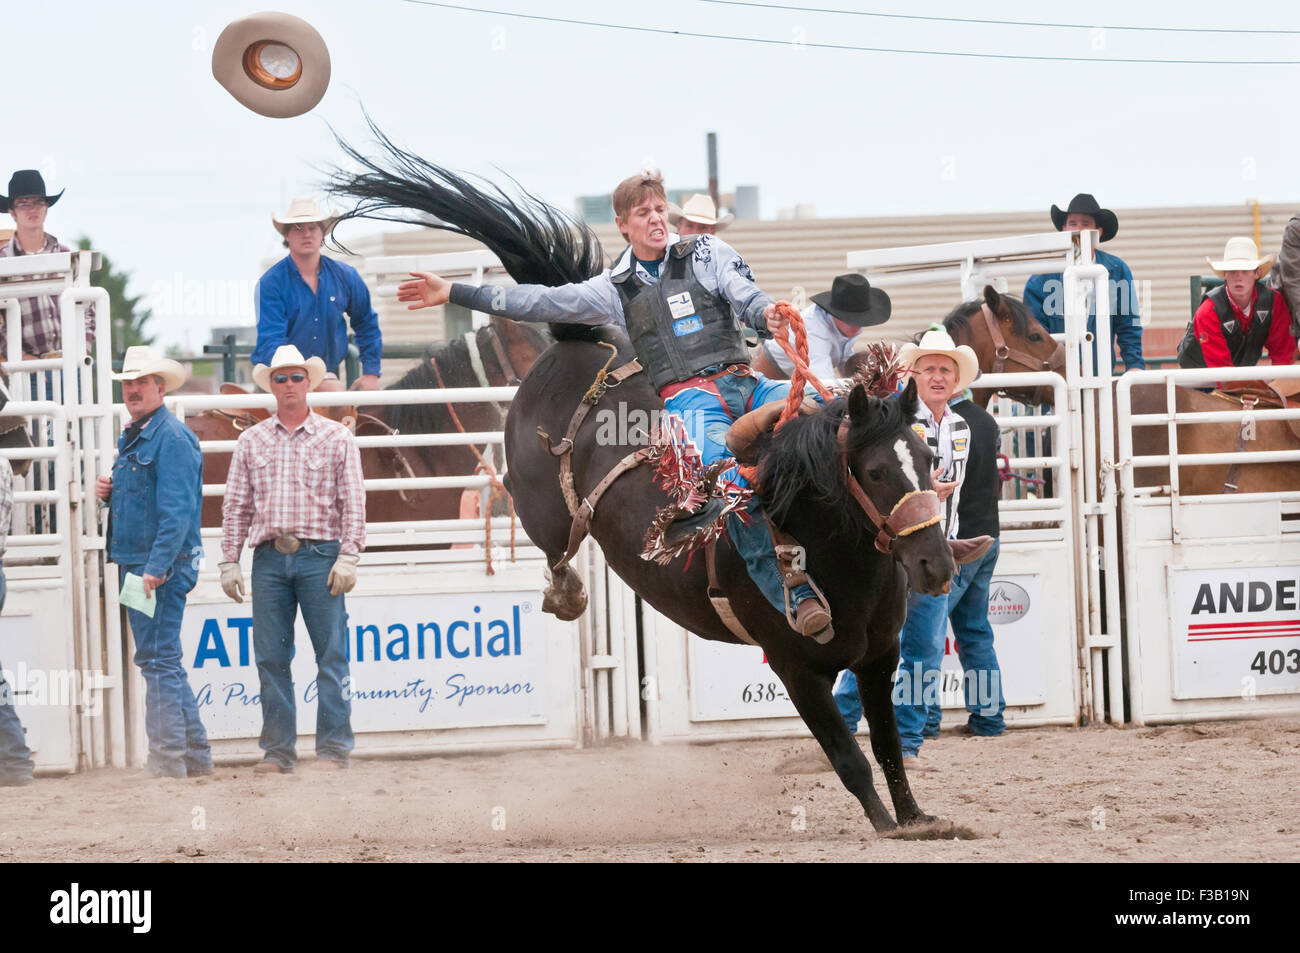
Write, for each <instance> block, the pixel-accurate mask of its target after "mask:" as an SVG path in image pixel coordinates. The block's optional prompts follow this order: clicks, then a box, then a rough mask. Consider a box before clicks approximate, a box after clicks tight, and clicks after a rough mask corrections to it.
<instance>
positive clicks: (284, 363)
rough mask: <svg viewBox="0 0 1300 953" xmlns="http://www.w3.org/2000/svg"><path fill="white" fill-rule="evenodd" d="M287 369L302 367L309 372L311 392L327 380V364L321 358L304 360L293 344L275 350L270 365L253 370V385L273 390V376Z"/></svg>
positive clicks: (259, 365) (308, 379) (308, 382)
mask: <svg viewBox="0 0 1300 953" xmlns="http://www.w3.org/2000/svg"><path fill="white" fill-rule="evenodd" d="M286 367H301V368H302V369H303V370H304V371H306V372H307V384H308V385H309V388H310V389H311V390H315V389H316V385H317V384H319V383H320V382H321V381H322V380H324V379H325V362H324V361H322V360H321V359H320V358H319V357H311V358H304V357H303V356H302V351H300V350H298V349H297V348H296V347H294V346H293V345H292V344H282V345H280V346H279V347H278V348H276V349H275V354H274V355H272V357H271V363H270V364H258V365H257V366H256V367H254V368H253V383H255V384H257V386H258V387H260V388H262V390H267V391H269V390H270V389H271V375H272V374H274V373H275V372H276V371H278V370H281V369H282V368H286Z"/></svg>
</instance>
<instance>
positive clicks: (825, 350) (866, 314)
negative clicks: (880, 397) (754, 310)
mask: <svg viewBox="0 0 1300 953" xmlns="http://www.w3.org/2000/svg"><path fill="white" fill-rule="evenodd" d="M889 308H890V303H889V295H887V294H886V293H885V292H884V291H882V290H881V289H879V288H873V287H871V282H869V281H867V279H866V276H865V275H862V274H859V273H858V272H850V273H849V274H847V275H838V276H836V278H835V280H834V281H832V282H831V290H830V291H823V292H822V293H821V294H815V295H813V296H812V304H810V305H808V307H806V308H804V309H803V311H802V312H801V316H802V317H803V323H804V328H805V329H806V330H807V335H808V369H809V370H811V371H812V372H813V375H814V376H815V377H817V378H818V379H820V380H824V381H826V380H830V379H831V378H833V377H838V376H839V369H840V368H841V367H843V366H844V363H845V362H846V361H847V360H848V359H849V358H850V357H851V356H852V355H853V349H854V346H855V345H856V344H857V341H858V337H859V335H861V333H862V331H863V329H864V328H869V327H874V326H876V325H878V324H884V323H885V322H886V321H888V320H889ZM789 339H790V343H791V344H793V343H794V336H793V334H791V335H790V336H789ZM760 352H761V353H760V358H761V359H762V360H766V361H770V362H771V363H772V364H774V365H776V367H777V368H779V369H780V370H781V372H782V373H784V374H785V376H786V377H789V376H791V375H792V374H793V373H794V361H792V360H790V356H789V355H788V354H786V353H785V350H784V349H782V348H781V346H780V345H779V344H777V342H776V340H775V339H773V340H771V341H765V342H763V347H762V348H761V349H760ZM759 367H760V368H764V367H765V365H764V364H761V363H760V364H759Z"/></svg>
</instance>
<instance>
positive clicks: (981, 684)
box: [934, 542, 1007, 735]
mask: <svg viewBox="0 0 1300 953" xmlns="http://www.w3.org/2000/svg"><path fill="white" fill-rule="evenodd" d="M998 548H999V544H998V543H997V542H994V543H993V545H992V547H990V549H989V551H988V552H987V553H985V554H984V555H983V556H982V557H980V558H979V559H977V560H976V561H975V562H973V563H967V564H966V565H965V566H958V567H957V575H956V576H954V577H953V580H952V589H951V590H950V591H949V593H948V618H949V620H950V621H951V622H952V632H953V639H954V641H955V642H956V643H957V658H959V659H960V660H961V668H962V672H963V673H964V676H963V688H964V690H965V694H966V711H967V712H969V713H970V714H969V717H968V718H967V719H966V724H967V725H968V726H969V727H970V730H971V733H972V734H976V735H1000V734H1002V732H1003V731H1005V730H1006V727H1007V726H1006V722H1004V721H1003V720H1002V712H1003V711H1004V710H1005V709H1006V707H1007V703H1006V700H1005V698H1004V697H1003V695H1002V671H1001V669H1000V668H998V653H997V652H996V651H994V649H993V627H992V626H991V625H989V585H990V583H991V582H992V580H993V567H994V565H995V564H996V563H997V561H998ZM995 699H996V700H995ZM934 727H935V728H936V729H938V727H939V722H938V718H935V720H934Z"/></svg>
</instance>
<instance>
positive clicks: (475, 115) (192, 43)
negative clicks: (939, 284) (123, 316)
mask: <svg viewBox="0 0 1300 953" xmlns="http://www.w3.org/2000/svg"><path fill="white" fill-rule="evenodd" d="M482 5H483V6H485V7H491V8H493V9H495V10H498V11H515V12H520V13H534V14H545V15H547V16H552V17H560V18H569V19H581V20H594V21H601V22H607V23H620V24H625V25H631V26H639V27H650V28H654V29H658V30H677V31H687V32H695V33H711V34H721V35H728V36H745V37H755V38H764V39H770V40H776V41H779V42H778V43H775V44H770V45H763V44H758V43H749V42H737V41H734V40H727V39H711V38H699V37H684V36H668V35H662V34H658V33H648V32H631V31H624V30H613V29H607V28H600V27H593V26H583V25H574V24H560V23H546V22H537V21H534V20H526V19H519V18H515V17H510V16H505V15H501V14H500V13H487V14H485V13H473V12H467V11H463V10H451V9H443V8H438V7H433V6H428V5H421V4H417V3H414V2H406V0H367V2H364V3H362V2H356V0H353V2H324V0H322V2H285V0H280V2H277V3H276V4H275V6H276V8H277V9H280V10H283V11H285V12H289V13H294V14H296V15H298V16H301V17H303V18H304V19H306V20H308V21H309V22H311V23H312V24H313V25H314V26H315V27H316V29H317V30H319V31H320V33H321V34H322V36H323V37H324V39H325V41H326V43H327V44H328V46H329V49H330V54H331V59H332V62H333V76H332V80H331V84H330V89H329V92H328V93H327V94H326V96H325V98H324V100H323V101H322V102H321V104H320V105H319V106H318V107H317V108H316V109H315V110H314V111H313V112H311V113H309V114H308V115H306V116H302V117H298V118H296V119H285V120H276V119H266V118H263V117H261V116H258V115H256V114H254V113H252V112H249V111H248V110H246V109H245V108H244V107H242V106H240V105H239V104H238V103H237V102H236V101H235V100H234V99H233V98H231V97H230V95H229V94H228V93H227V92H226V91H225V90H224V89H222V88H221V87H220V86H219V85H218V84H217V83H216V81H215V80H214V79H213V78H212V74H211V55H212V44H213V43H214V42H215V40H216V38H217V36H218V34H219V33H220V32H221V30H222V28H223V27H224V26H225V25H226V24H227V23H229V22H230V21H231V20H233V19H236V18H238V17H241V16H245V15H247V14H248V13H250V12H252V9H250V4H247V3H226V2H177V3H170V4H162V3H157V2H114V3H111V4H108V3H102V2H89V0H65V2H63V3H60V4H58V5H57V8H54V7H51V6H50V5H48V4H34V3H25V4H21V5H18V4H11V5H9V6H7V7H6V12H5V26H6V35H7V37H8V39H7V42H6V43H5V54H4V57H3V61H4V64H5V73H6V76H7V77H8V82H6V84H5V92H4V94H3V99H2V100H0V102H2V103H3V105H2V106H0V109H2V113H0V116H2V119H3V122H2V125H0V128H3V130H4V132H3V136H0V184H3V183H5V182H7V181H8V176H9V174H10V173H11V172H12V171H13V170H15V169H19V168H29V167H36V168H40V169H41V170H43V172H44V173H45V174H46V177H47V181H48V183H49V185H50V187H51V189H52V191H58V190H59V189H61V188H66V189H67V194H66V195H65V196H64V198H63V200H62V201H61V202H60V204H59V205H58V206H56V207H55V208H54V209H52V210H51V212H50V216H49V219H48V221H47V229H48V230H49V231H50V232H52V233H54V234H55V235H57V236H59V238H60V239H62V240H64V241H67V242H69V243H71V241H72V240H73V239H75V238H76V237H77V236H78V235H81V234H87V235H90V236H91V237H92V238H93V240H94V243H95V247H96V248H99V249H101V250H104V251H106V252H108V253H109V254H111V255H112V257H113V259H114V261H115V262H116V263H117V264H118V265H119V266H121V267H123V268H125V269H127V270H129V271H131V272H132V273H133V290H134V291H135V292H137V293H143V294H150V293H152V292H154V291H155V290H163V289H164V288H166V287H173V288H174V287H177V284H176V283H177V282H178V281H179V282H191V281H198V282H202V283H204V284H203V285H202V287H216V286H218V285H219V286H222V287H223V288H238V287H243V288H245V289H247V288H248V287H251V284H252V282H254V281H255V280H256V279H257V277H258V271H259V270H258V263H259V262H260V261H261V260H263V259H264V258H266V257H267V256H269V255H274V254H277V252H278V249H279V240H278V236H276V234H275V233H274V232H273V231H272V229H271V225H270V216H271V214H272V213H273V212H275V211H277V210H282V209H283V207H284V205H285V204H286V203H287V200H288V198H289V197H291V196H293V195H297V194H302V193H309V192H313V191H314V189H315V186H316V184H317V183H318V182H319V181H320V178H321V177H320V175H319V173H318V172H317V171H316V168H317V167H319V166H321V165H325V164H329V163H331V162H334V161H337V160H338V159H339V158H340V156H339V153H338V150H337V147H336V146H335V145H334V143H333V140H332V138H331V136H330V134H329V130H328V129H327V127H326V123H327V122H328V123H331V124H333V125H334V126H335V127H336V128H337V129H339V130H340V131H341V132H342V133H343V134H344V135H345V136H347V137H349V138H350V139H352V140H353V141H356V142H364V141H365V138H366V137H365V133H364V126H363V122H362V118H361V104H362V103H364V105H365V107H366V108H367V109H368V110H369V111H370V113H371V114H372V115H373V116H374V117H375V119H376V120H377V122H378V123H379V125H380V127H381V128H383V129H384V131H385V132H387V133H388V135H389V136H390V137H392V138H393V139H394V140H395V141H396V142H397V143H399V144H400V145H403V146H404V147H406V148H408V149H410V150H411V151H414V152H416V153H419V154H421V155H424V156H426V157H428V158H429V159H431V160H433V161H435V162H438V163H439V164H442V165H447V166H450V167H453V168H459V169H464V170H469V171H474V172H482V173H487V174H489V175H491V174H492V173H493V166H497V167H499V168H501V169H503V170H505V171H507V172H509V173H510V174H511V175H513V176H514V177H515V178H517V179H518V180H519V181H520V182H521V183H523V184H524V185H526V186H527V187H529V188H530V189H531V190H533V191H534V192H536V193H538V194H539V195H541V196H542V197H544V198H546V199H547V200H549V201H550V202H552V203H553V204H555V205H558V206H560V207H561V208H564V209H566V210H571V209H572V208H573V203H574V199H575V197H576V196H578V195H580V194H590V193H598V192H602V191H608V190H610V189H611V188H612V187H613V185H614V184H615V183H617V182H618V181H619V180H620V179H621V178H623V177H625V176H627V175H630V174H632V173H633V172H635V171H636V170H637V169H638V168H639V167H640V166H641V164H642V163H643V162H644V161H646V160H647V159H653V161H654V162H656V163H657V164H658V166H659V167H660V168H661V169H662V170H663V172H664V174H665V176H666V178H667V180H668V184H669V186H670V187H681V186H685V187H690V186H695V185H700V184H703V183H704V182H705V181H706V179H707V169H706V160H705V150H704V140H705V133H706V132H709V131H716V132H717V133H718V137H719V154H720V174H721V186H722V189H723V191H729V190H731V189H732V188H734V187H735V186H736V185H757V186H759V188H760V196H761V200H762V213H763V216H764V217H765V218H767V217H775V215H776V212H777V209H778V208H781V207H783V206H790V205H793V204H795V203H810V204H812V205H813V206H815V208H816V210H817V214H818V215H819V216H824V217H831V216H858V215H907V214H935V213H944V212H975V211H994V210H1025V209H1038V208H1041V209H1043V210H1044V227H1045V230H1046V228H1047V227H1049V226H1048V224H1047V220H1046V209H1047V207H1048V206H1049V205H1051V204H1052V203H1053V202H1055V203H1057V204H1061V205H1064V204H1065V203H1066V202H1067V201H1068V200H1069V198H1070V197H1071V196H1072V195H1073V194H1074V193H1075V192H1078V191H1091V192H1093V193H1095V194H1096V196H1097V198H1098V199H1099V200H1100V201H1101V203H1102V204H1103V205H1106V206H1108V207H1113V208H1124V207H1133V206H1160V205H1199V204H1232V203H1240V202H1245V201H1247V200H1248V199H1252V198H1258V199H1259V200H1260V201H1263V202H1292V201H1297V199H1298V198H1300V196H1297V192H1300V188H1298V187H1297V165H1298V163H1297V156H1300V124H1297V123H1295V122H1292V121H1290V120H1289V119H1288V115H1289V112H1288V109H1289V103H1290V101H1291V98H1292V91H1293V90H1294V89H1295V88H1296V80H1297V75H1298V69H1297V67H1295V66H1262V65H1247V66H1240V65H1237V66H1225V65H1210V64H1207V63H1206V62H1204V61H1205V60H1210V59H1230V60H1251V61H1256V62H1257V61H1259V60H1300V42H1296V41H1297V39H1300V37H1297V36H1286V35H1277V36H1263V35H1256V36H1242V35H1227V34H1217V35H1216V34H1197V33H1172V32H1165V33H1159V32H1133V31H1121V30H1115V29H1107V30H1098V29H1091V28H1088V29H1067V28H1050V29H1047V28H1035V27H1021V26H1009V25H992V24H989V25H979V24H969V23H968V24H948V23H935V22H916V21H909V20H893V19H883V18H876V17H865V16H853V15H848V14H844V13H837V14H830V13H810V12H800V11H793V10H763V9H757V8H755V7H754V6H752V5H750V6H737V5H724V4H716V3H708V2H701V0H667V2H662V3H658V4H647V3H621V2H620V3H612V2H606V3H593V2H586V0H549V2H548V3H546V4H544V5H542V4H537V3H526V2H523V0H491V2H490V3H489V2H488V0H483V3H482ZM791 5H797V4H791ZM818 5H819V6H824V7H836V8H840V9H844V10H849V9H852V10H858V11H871V12H875V13H907V14H924V15H933V16H947V17H964V18H972V17H981V18H987V19H1020V20H1036V21H1045V20H1055V21H1069V22H1080V20H1081V18H1083V17H1085V16H1086V18H1087V20H1086V22H1088V23H1096V24H1103V25H1110V26H1126V25H1127V26H1162V27H1173V26H1178V27H1184V28H1186V27H1202V28H1238V29H1255V30H1266V29H1276V30H1297V29H1300V13H1297V12H1296V10H1297V8H1296V6H1295V5H1294V4H1293V3H1283V2H1258V3H1252V4H1249V5H1247V6H1244V7H1241V8H1234V7H1232V6H1231V5H1225V4H1223V3H1221V2H1220V3H1209V2H1199V0H1197V2H1181V3H1134V2H1132V0H1125V2H1115V0H1095V2H1092V3H1090V4H1088V5H1087V7H1086V10H1087V13H1086V14H1084V13H1081V12H1079V11H1080V10H1081V9H1085V8H1081V7H1079V6H1078V5H1069V6H1067V5H1064V4H1060V5H1048V4H1044V3H1041V2H1028V0H986V2H982V3H970V2H961V3H958V2H951V0H909V2H901V0H879V2H873V0H866V2H863V3H853V2H850V0H820V2H819V4H818ZM251 6H252V7H261V6H263V4H262V3H261V2H259V3H257V4H252V5H251ZM464 6H469V4H464ZM56 9H57V14H56V13H55V12H54V11H55V10H56ZM1235 9H1240V10H1241V11H1242V13H1243V15H1242V16H1241V17H1236V18H1234V17H1233V15H1232V14H1233V11H1234V10H1235ZM817 43H827V44H841V45H845V46H860V47H865V46H869V47H878V48H896V49H911V50H922V49H923V50H937V51H950V52H952V51H963V52H984V53H1002V54H1024V55H1035V56H1061V57H1083V58H1085V59H1087V60H1095V59H1097V58H1099V57H1116V58H1151V59H1187V60H1194V61H1196V62H1194V63H1191V64H1187V65H1155V64H1131V63H1103V62H1095V61H1088V62H1037V61H1015V60H998V59H973V58H964V57H960V58H959V57H947V56H928V55H907V54H900V53H880V52H863V51H856V50H844V49H838V50H831V49H819V48H816V47H815V46H814V45H813V44H817ZM1297 204H1300V202H1297ZM365 230H368V229H367V228H366V227H365V226H357V227H355V229H354V230H353V231H352V232H350V234H357V233H359V232H360V231H365ZM347 234H349V233H348V232H345V233H344V235H345V237H346V235H347ZM241 283H242V285H241ZM173 307H174V308H176V309H177V310H176V311H175V312H173V313H172V314H170V315H167V316H161V315H160V316H159V317H158V318H156V319H155V321H154V324H153V326H152V329H153V330H154V331H155V332H156V333H158V334H159V335H160V338H161V339H162V342H163V343H165V344H172V343H178V344H181V345H183V346H184V345H188V346H191V347H195V348H197V347H200V346H201V345H202V343H203V342H204V341H205V340H207V337H208V330H207V329H208V326H209V325H211V324H222V323H226V324H239V323H251V322H252V315H251V313H242V314H241V313H233V314H217V315H211V314H204V313H197V314H196V313H193V310H194V309H193V308H191V309H189V311H187V310H186V308H185V307H184V305H183V303H181V304H180V305H177V304H176V303H175V302H173ZM229 310H234V311H238V310H239V309H237V308H233V309H229Z"/></svg>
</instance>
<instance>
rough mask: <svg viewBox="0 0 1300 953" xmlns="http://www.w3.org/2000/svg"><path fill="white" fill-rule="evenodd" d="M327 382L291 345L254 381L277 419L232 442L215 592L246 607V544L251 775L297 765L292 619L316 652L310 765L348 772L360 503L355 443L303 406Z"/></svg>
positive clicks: (315, 361)
mask: <svg viewBox="0 0 1300 953" xmlns="http://www.w3.org/2000/svg"><path fill="white" fill-rule="evenodd" d="M324 376H325V363H324V361H322V360H321V359H320V358H318V357H313V358H311V359H309V360H308V359H304V358H303V356H302V353H301V352H300V351H299V350H298V349H297V348H296V347H294V346H293V345H292V344H286V345H284V346H283V347H281V348H279V349H278V350H277V351H276V352H275V356H274V357H273V358H272V359H271V363H270V364H269V365H266V364H259V365H257V367H255V368H254V369H253V379H254V380H255V381H257V383H258V385H259V386H261V387H262V388H264V389H266V390H269V391H270V392H271V393H272V394H274V395H275V403H276V412H275V415H274V416H272V417H269V418H267V419H266V420H264V421H262V422H261V423H260V424H258V425H257V426H255V427H251V428H250V429H248V430H245V431H244V432H243V433H242V434H241V435H240V437H239V440H238V442H237V443H236V444H235V452H234V455H233V456H232V458H231V461H230V475H229V477H228V478H227V483H226V497H225V502H224V504H223V506H222V523H221V554H222V558H223V559H224V560H225V561H224V562H222V563H221V587H222V589H224V590H225V592H226V595H228V596H230V598H232V599H234V600H235V601H236V602H243V601H244V578H243V572H242V571H241V569H240V567H239V551H240V548H241V547H242V546H243V545H244V543H245V541H247V543H248V545H249V546H250V547H252V548H253V654H254V656H255V657H256V660H257V673H258V678H259V680H260V682H261V699H262V737H261V746H262V750H264V751H265V752H266V756H265V759H264V760H263V761H262V762H261V764H259V765H257V767H256V768H254V771H257V772H259V773H271V772H280V773H288V772H291V771H292V770H293V768H294V764H295V763H296V762H297V760H298V756H297V754H296V751H295V742H296V741H297V714H296V708H295V705H294V695H293V679H292V676H291V674H290V671H289V662H290V659H291V658H292V655H293V628H294V621H295V619H296V618H297V615H298V609H299V608H301V609H302V617H303V622H304V623H306V626H307V632H308V634H309V635H310V636H311V642H312V647H313V648H314V649H315V652H316V666H317V676H316V687H317V707H316V760H317V763H318V764H319V765H322V766H327V767H334V768H346V767H347V766H348V755H349V754H350V753H351V751H352V747H353V736H352V723H351V714H352V705H351V702H350V698H351V692H350V691H349V682H350V677H349V675H348V656H347V630H346V625H345V619H346V616H347V611H346V609H345V607H344V604H343V594H344V593H346V592H350V591H351V590H352V587H353V586H354V585H356V581H357V562H358V560H359V559H360V554H361V550H362V549H364V548H365V544H366V496H365V489H364V487H363V485H362V482H361V479H362V478H361V455H360V453H359V452H358V451H357V444H356V441H355V440H354V439H353V437H352V433H351V432H350V431H349V430H348V429H347V428H346V427H344V426H343V425H342V424H338V423H335V422H334V421H332V420H329V419H328V418H326V417H323V416H321V415H320V414H315V413H312V412H311V409H310V408H309V407H308V406H307V394H308V392H309V391H311V390H312V389H314V388H315V387H316V385H317V384H319V383H320V382H321V380H322V379H323V378H324Z"/></svg>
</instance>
